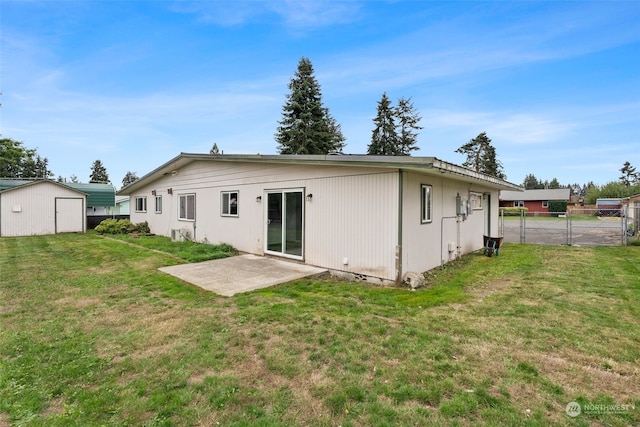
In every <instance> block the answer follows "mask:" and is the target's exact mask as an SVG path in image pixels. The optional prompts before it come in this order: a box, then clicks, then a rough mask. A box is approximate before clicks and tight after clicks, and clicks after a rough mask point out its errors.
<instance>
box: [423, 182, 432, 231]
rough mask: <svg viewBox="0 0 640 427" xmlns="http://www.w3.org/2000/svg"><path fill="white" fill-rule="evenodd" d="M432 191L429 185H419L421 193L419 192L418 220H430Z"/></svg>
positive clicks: (425, 221)
mask: <svg viewBox="0 0 640 427" xmlns="http://www.w3.org/2000/svg"><path fill="white" fill-rule="evenodd" d="M432 193H433V190H432V188H431V186H430V185H421V194H420V214H421V219H420V222H421V223H422V224H425V223H427V222H431V220H432V214H431V211H432V208H433V206H432V203H431V201H432Z"/></svg>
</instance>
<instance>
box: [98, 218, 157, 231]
mask: <svg viewBox="0 0 640 427" xmlns="http://www.w3.org/2000/svg"><path fill="white" fill-rule="evenodd" d="M150 231H151V229H150V228H149V223H148V222H147V221H144V222H141V223H138V224H134V223H132V222H131V221H129V220H128V219H112V218H110V219H105V220H104V221H102V222H101V223H100V224H98V226H97V227H96V232H97V233H98V234H127V233H144V234H146V233H149V232H150Z"/></svg>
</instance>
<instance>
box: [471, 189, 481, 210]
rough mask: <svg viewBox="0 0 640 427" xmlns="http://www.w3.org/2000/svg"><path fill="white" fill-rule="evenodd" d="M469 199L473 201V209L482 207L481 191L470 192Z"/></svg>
mask: <svg viewBox="0 0 640 427" xmlns="http://www.w3.org/2000/svg"><path fill="white" fill-rule="evenodd" d="M469 201H470V203H471V209H474V210H479V209H482V194H481V193H471V194H469Z"/></svg>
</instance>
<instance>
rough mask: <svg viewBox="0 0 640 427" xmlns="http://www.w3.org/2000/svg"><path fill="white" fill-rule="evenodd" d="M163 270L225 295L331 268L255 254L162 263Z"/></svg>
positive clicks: (299, 277)
mask: <svg viewBox="0 0 640 427" xmlns="http://www.w3.org/2000/svg"><path fill="white" fill-rule="evenodd" d="M159 270H160V271H162V272H164V273H167V274H170V275H172V276H174V277H177V278H179V279H181V280H184V281H185V282H188V283H191V284H193V285H196V286H199V287H201V288H202V289H206V290H207V291H211V292H215V293H216V294H218V295H222V296H225V297H230V296H233V295H235V294H238V293H243V292H249V291H254V290H256V289H263V288H268V287H269V286H274V285H278V284H280V283H285V282H290V281H292V280H297V279H301V278H303V277H308V276H315V275H317V274H321V273H324V272H326V271H327V270H325V269H322V268H317V267H312V266H309V265H305V264H298V263H294V262H288V261H282V260H278V259H273V258H265V257H261V256H257V255H251V254H248V255H239V256H234V257H230V258H223V259H216V260H211V261H203V262H197V263H193V264H180V265H172V266H170V267H161V268H159Z"/></svg>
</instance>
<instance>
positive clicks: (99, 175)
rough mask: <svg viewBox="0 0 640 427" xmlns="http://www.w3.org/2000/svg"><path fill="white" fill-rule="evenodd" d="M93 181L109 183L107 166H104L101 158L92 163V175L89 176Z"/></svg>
mask: <svg viewBox="0 0 640 427" xmlns="http://www.w3.org/2000/svg"><path fill="white" fill-rule="evenodd" d="M89 182H91V183H109V182H110V181H109V174H108V173H107V168H105V167H104V165H103V164H102V161H101V160H96V161H95V162H93V165H91V175H90V176H89Z"/></svg>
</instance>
